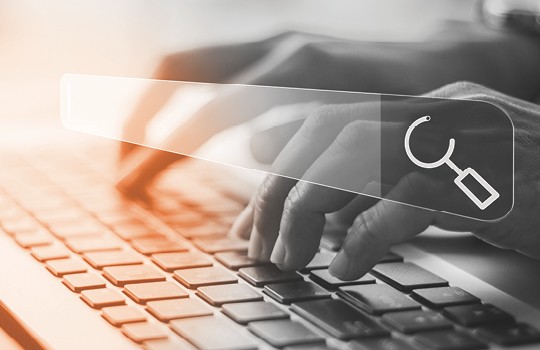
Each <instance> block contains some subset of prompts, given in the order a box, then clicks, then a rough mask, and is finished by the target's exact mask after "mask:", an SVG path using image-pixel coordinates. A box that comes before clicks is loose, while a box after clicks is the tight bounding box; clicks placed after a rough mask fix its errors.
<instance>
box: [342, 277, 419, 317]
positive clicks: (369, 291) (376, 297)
mask: <svg viewBox="0 0 540 350" xmlns="http://www.w3.org/2000/svg"><path fill="white" fill-rule="evenodd" d="M337 294H338V296H339V297H341V298H343V299H345V300H346V301H348V302H349V303H351V304H353V305H354V306H356V307H358V308H360V309H362V310H364V311H366V312H369V313H370V314H373V315H380V314H383V313H386V312H394V311H407V310H417V309H420V304H418V303H417V302H416V301H414V300H412V299H410V298H409V297H407V296H406V295H404V294H403V293H400V292H398V291H397V290H395V289H394V288H392V287H390V286H387V285H385V284H366V285H360V286H347V287H341V288H339V291H338V293H337Z"/></svg>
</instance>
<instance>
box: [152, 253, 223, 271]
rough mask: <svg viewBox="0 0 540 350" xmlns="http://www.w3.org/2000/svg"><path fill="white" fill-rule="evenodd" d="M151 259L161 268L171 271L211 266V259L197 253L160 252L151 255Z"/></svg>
mask: <svg viewBox="0 0 540 350" xmlns="http://www.w3.org/2000/svg"><path fill="white" fill-rule="evenodd" d="M152 260H153V261H154V262H155V263H156V264H157V265H158V266H159V267H161V268H162V269H163V270H165V271H168V272H173V271H174V270H180V269H191V268H196V267H207V266H212V261H210V259H208V258H207V257H205V256H204V255H202V254H197V253H162V254H154V255H152Z"/></svg>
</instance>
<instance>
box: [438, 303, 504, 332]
mask: <svg viewBox="0 0 540 350" xmlns="http://www.w3.org/2000/svg"><path fill="white" fill-rule="evenodd" d="M443 313H444V315H445V316H446V317H448V318H449V319H451V320H452V321H454V322H456V323H458V324H460V325H462V326H464V327H476V326H481V325H488V324H496V323H511V322H514V317H512V315H510V314H508V313H506V312H504V311H503V310H501V309H499V308H497V307H495V306H493V305H490V304H473V305H460V306H451V307H446V308H444V312H443Z"/></svg>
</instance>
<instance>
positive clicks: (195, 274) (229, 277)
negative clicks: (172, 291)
mask: <svg viewBox="0 0 540 350" xmlns="http://www.w3.org/2000/svg"><path fill="white" fill-rule="evenodd" d="M174 278H175V279H176V280H178V282H180V283H182V284H183V285H184V286H186V287H187V288H189V289H197V288H199V287H204V286H213V285H217V284H228V283H236V282H237V281H238V279H237V278H236V276H235V275H233V274H231V273H230V272H229V271H227V270H225V269H224V268H222V267H219V266H212V267H200V268H196V269H185V270H177V271H174Z"/></svg>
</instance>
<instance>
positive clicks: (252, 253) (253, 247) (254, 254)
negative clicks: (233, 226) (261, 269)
mask: <svg viewBox="0 0 540 350" xmlns="http://www.w3.org/2000/svg"><path fill="white" fill-rule="evenodd" d="M262 248H263V242H262V237H261V235H260V234H259V231H257V229H256V228H255V226H253V228H252V229H251V235H250V239H249V248H248V258H250V259H255V260H259V256H260V255H261V251H262Z"/></svg>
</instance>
